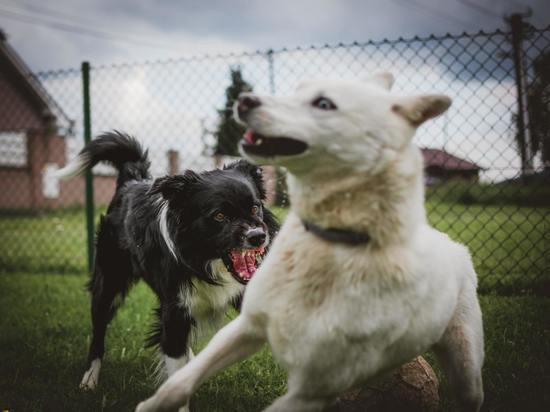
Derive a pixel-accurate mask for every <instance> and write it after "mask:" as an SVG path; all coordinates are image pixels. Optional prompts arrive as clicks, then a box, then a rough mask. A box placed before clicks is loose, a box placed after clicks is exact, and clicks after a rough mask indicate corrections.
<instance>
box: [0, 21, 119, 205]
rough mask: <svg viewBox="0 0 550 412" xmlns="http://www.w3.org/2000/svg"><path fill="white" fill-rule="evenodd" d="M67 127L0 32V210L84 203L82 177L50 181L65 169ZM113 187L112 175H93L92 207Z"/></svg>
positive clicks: (62, 115)
mask: <svg viewBox="0 0 550 412" xmlns="http://www.w3.org/2000/svg"><path fill="white" fill-rule="evenodd" d="M72 124H73V122H72V120H71V119H69V118H68V116H67V115H66V114H65V113H64V112H63V110H62V109H61V108H60V107H59V106H58V105H57V104H56V102H55V101H54V100H53V99H52V98H51V96H49V94H48V93H47V91H46V90H45V89H44V87H43V86H42V85H41V84H40V82H39V81H38V79H37V78H36V77H35V76H33V75H32V73H31V71H30V69H29V68H28V67H27V66H26V64H25V63H24V62H23V60H22V59H21V58H20V57H19V55H18V54H17V53H16V52H15V50H14V49H13V48H12V47H11V46H10V45H9V44H8V42H7V39H6V36H5V34H4V33H3V32H2V31H1V30H0V210H2V209H4V210H5V209H27V210H40V209H48V208H56V207H67V206H73V205H81V204H83V203H84V179H83V178H75V179H73V180H69V181H58V180H56V179H53V178H52V177H51V172H52V171H54V170H55V169H57V168H60V167H62V166H63V165H65V164H66V161H67V147H66V146H67V139H74V138H75V137H74V136H72V132H71V130H72ZM115 183H116V181H115V178H114V177H113V176H102V175H96V176H95V178H94V187H95V201H96V203H100V204H104V203H107V202H108V201H109V200H110V197H111V196H112V193H113V192H114V188H115Z"/></svg>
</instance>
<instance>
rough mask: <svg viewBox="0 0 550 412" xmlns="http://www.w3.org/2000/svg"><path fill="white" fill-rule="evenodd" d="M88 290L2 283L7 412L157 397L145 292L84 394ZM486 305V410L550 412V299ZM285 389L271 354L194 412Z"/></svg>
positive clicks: (253, 406)
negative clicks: (148, 346)
mask: <svg viewBox="0 0 550 412" xmlns="http://www.w3.org/2000/svg"><path fill="white" fill-rule="evenodd" d="M85 281H86V277H85V276H66V275H57V274H45V275H37V274H29V273H10V274H2V275H0V313H2V315H1V316H0V331H2V333H1V335H0V408H2V410H4V409H9V410H10V411H11V410H13V411H50V410H56V411H99V410H104V411H129V410H133V408H134V407H135V405H136V404H137V402H138V401H140V400H142V399H143V398H145V397H147V396H149V395H150V394H151V393H152V392H153V391H154V389H155V384H154V382H153V379H152V378H151V374H152V370H153V368H154V366H155V361H154V359H155V354H154V352H153V351H151V350H144V349H143V344H142V343H143V338H144V336H145V333H146V331H147V329H148V326H149V322H150V320H151V319H150V315H151V311H152V308H153V307H154V305H155V298H154V297H153V295H152V293H151V292H150V291H149V290H148V289H147V288H146V287H145V286H144V285H143V284H140V285H138V286H137V287H136V288H135V290H133V291H132V293H131V294H130V296H129V298H128V301H127V302H126V304H125V305H124V306H123V308H122V309H121V311H120V312H119V314H118V316H117V317H116V318H115V320H114V322H113V324H112V326H111V328H110V329H109V332H108V336H107V352H106V356H105V363H104V367H103V369H102V372H101V378H100V386H99V387H98V389H97V390H96V391H95V392H93V393H83V392H81V391H79V390H78V389H77V386H78V382H79V380H80V378H81V375H82V373H83V371H84V368H85V357H86V351H87V344H88V342H89V339H90V327H89V323H90V320H89V313H88V310H89V309H88V296H87V294H86V293H85V291H84V283H85ZM481 305H482V310H483V314H484V324H485V335H486V354H487V360H486V363H485V368H484V384H485V390H486V402H485V405H484V410H486V411H497V410H498V411H517V410H523V411H547V410H550V409H549V408H550V393H549V391H548V388H549V387H550V345H549V344H548V342H550V323H549V317H548V314H549V313H550V299H548V298H544V297H536V296H520V297H509V296H497V295H486V296H481ZM203 343H204V342H199V343H198V344H197V345H196V346H195V350H197V349H200V347H201V346H202V345H203ZM428 359H431V357H430V355H429V354H428ZM432 364H434V363H433V362H432ZM435 366H436V365H435ZM436 372H438V370H437V368H436ZM438 373H439V372H438ZM284 390H285V374H284V372H283V370H282V369H281V368H280V367H279V366H278V365H277V364H276V363H275V362H274V361H273V359H272V357H271V354H270V352H269V350H268V349H267V348H264V349H263V350H262V351H261V352H260V353H258V354H256V355H255V356H253V357H252V358H250V359H248V360H246V361H244V362H242V363H239V364H238V365H235V366H233V367H231V368H229V369H227V370H226V371H224V372H222V373H220V374H219V375H217V376H215V377H214V378H211V379H209V380H208V381H207V382H206V383H205V384H204V385H203V386H202V387H201V389H200V390H199V392H198V393H197V394H196V396H194V397H193V400H192V406H193V408H194V410H195V411H212V412H217V411H219V412H222V411H223V412H227V411H243V412H245V411H257V410H260V409H261V408H262V407H265V406H266V405H267V404H269V403H270V402H271V401H272V400H273V399H274V398H275V397H277V396H278V395H280V394H281V393H283V392H284ZM441 395H442V404H443V410H449V408H450V407H451V406H452V402H451V401H450V399H449V393H448V388H447V385H446V383H445V381H444V380H443V381H442V388H441Z"/></svg>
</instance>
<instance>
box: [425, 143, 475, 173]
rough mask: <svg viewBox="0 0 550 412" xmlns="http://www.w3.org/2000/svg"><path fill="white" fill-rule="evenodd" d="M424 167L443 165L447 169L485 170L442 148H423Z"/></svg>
mask: <svg viewBox="0 0 550 412" xmlns="http://www.w3.org/2000/svg"><path fill="white" fill-rule="evenodd" d="M421 150H422V156H423V157H424V167H425V168H428V167H441V168H443V169H446V170H463V171H468V170H472V171H473V170H483V167H481V166H479V165H477V164H475V163H472V162H470V161H468V160H465V159H461V158H460V157H457V156H455V155H452V154H450V153H449V152H446V151H445V150H441V149H431V148H423V149H421Z"/></svg>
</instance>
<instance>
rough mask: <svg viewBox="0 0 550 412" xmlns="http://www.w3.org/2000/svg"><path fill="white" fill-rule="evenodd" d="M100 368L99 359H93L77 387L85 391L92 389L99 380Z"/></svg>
mask: <svg viewBox="0 0 550 412" xmlns="http://www.w3.org/2000/svg"><path fill="white" fill-rule="evenodd" d="M100 369H101V360H100V359H94V360H93V361H92V364H91V365H90V369H88V370H87V371H86V372H85V373H84V376H83V377H82V381H81V382H80V385H79V388H80V389H82V390H85V391H93V390H94V389H95V388H96V387H97V383H98V382H99V370H100Z"/></svg>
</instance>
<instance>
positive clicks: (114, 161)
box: [56, 130, 150, 185]
mask: <svg viewBox="0 0 550 412" xmlns="http://www.w3.org/2000/svg"><path fill="white" fill-rule="evenodd" d="M99 162H107V163H110V164H111V165H113V166H114V167H115V168H116V169H117V170H118V181H117V184H118V185H121V184H123V183H125V182H127V181H129V180H144V179H149V178H150V174H149V165H150V162H149V159H148V157H147V151H143V148H142V147H141V145H140V144H139V142H138V141H137V140H136V139H135V138H133V137H131V136H129V135H127V134H125V133H121V132H118V131H116V130H115V131H113V132H109V133H104V134H102V135H100V136H98V137H97V138H96V139H94V140H92V141H91V142H90V143H88V144H87V145H86V146H85V147H84V149H82V150H81V151H80V153H79V154H78V157H77V158H76V159H75V160H73V161H72V162H70V163H69V164H68V165H67V166H65V167H64V168H62V169H59V170H58V171H57V173H56V175H57V176H58V177H59V178H62V179H63V178H71V177H74V176H78V175H81V174H82V173H84V172H85V171H86V170H88V169H91V168H92V167H94V166H95V165H96V164H98V163H99Z"/></svg>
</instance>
